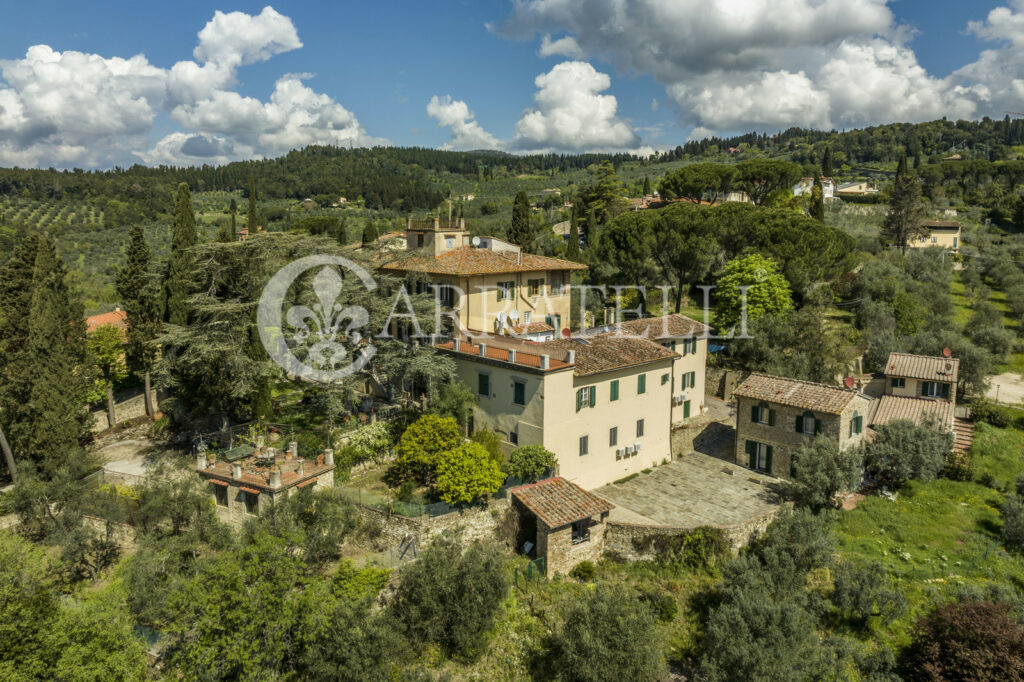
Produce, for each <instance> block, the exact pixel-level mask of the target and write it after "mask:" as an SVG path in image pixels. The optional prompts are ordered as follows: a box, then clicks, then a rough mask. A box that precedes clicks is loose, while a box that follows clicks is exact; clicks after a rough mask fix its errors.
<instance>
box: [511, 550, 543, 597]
mask: <svg viewBox="0 0 1024 682" xmlns="http://www.w3.org/2000/svg"><path fill="white" fill-rule="evenodd" d="M547 572H548V561H547V557H537V558H536V559H533V560H532V561H530V563H528V564H526V568H525V569H522V568H519V567H518V566H516V572H515V578H514V580H513V582H514V583H515V586H516V587H518V588H519V589H521V590H525V589H526V586H527V585H528V584H529V583H531V582H534V581H537V580H540V579H541V578H543V577H544V576H545V575H547Z"/></svg>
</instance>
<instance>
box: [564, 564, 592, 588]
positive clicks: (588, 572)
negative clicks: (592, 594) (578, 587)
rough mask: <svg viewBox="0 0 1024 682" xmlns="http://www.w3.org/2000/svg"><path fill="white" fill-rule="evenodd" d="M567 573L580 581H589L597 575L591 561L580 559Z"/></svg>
mask: <svg viewBox="0 0 1024 682" xmlns="http://www.w3.org/2000/svg"><path fill="white" fill-rule="evenodd" d="M569 575H570V576H572V577H573V578H576V580H579V581H580V582H584V583H589V582H591V581H593V580H594V577H595V576H596V575H597V568H596V567H595V566H594V563H593V562H592V561H581V562H579V563H578V564H576V565H575V566H573V567H572V570H571V571H569Z"/></svg>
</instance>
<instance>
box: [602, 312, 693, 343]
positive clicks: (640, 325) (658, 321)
mask: <svg viewBox="0 0 1024 682" xmlns="http://www.w3.org/2000/svg"><path fill="white" fill-rule="evenodd" d="M617 326H618V327H619V328H620V329H623V330H625V331H627V332H629V333H631V334H636V335H637V336H642V337H644V338H648V339H665V338H669V337H679V336H699V335H701V334H703V333H704V332H710V331H711V327H709V326H707V325H706V324H701V323H700V322H698V321H697V320H694V319H691V318H689V317H686V316H685V315H679V314H678V313H673V314H671V315H664V316H662V317H645V318H643V319H639V320H629V321H627V322H620V323H619V324H618V325H617Z"/></svg>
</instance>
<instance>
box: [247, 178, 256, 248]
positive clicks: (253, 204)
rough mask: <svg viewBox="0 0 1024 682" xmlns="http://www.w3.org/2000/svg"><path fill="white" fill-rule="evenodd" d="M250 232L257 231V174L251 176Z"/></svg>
mask: <svg viewBox="0 0 1024 682" xmlns="http://www.w3.org/2000/svg"><path fill="white" fill-rule="evenodd" d="M247 220H248V225H247V227H248V228H249V234H255V233H256V176H255V175H250V176H249V217H248V218H247Z"/></svg>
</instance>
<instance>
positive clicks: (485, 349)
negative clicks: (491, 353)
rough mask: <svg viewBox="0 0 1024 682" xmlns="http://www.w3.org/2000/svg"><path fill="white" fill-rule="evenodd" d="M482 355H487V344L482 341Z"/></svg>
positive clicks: (484, 356)
mask: <svg viewBox="0 0 1024 682" xmlns="http://www.w3.org/2000/svg"><path fill="white" fill-rule="evenodd" d="M480 357H482V358H486V357H487V344H486V343H483V342H481V343H480Z"/></svg>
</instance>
